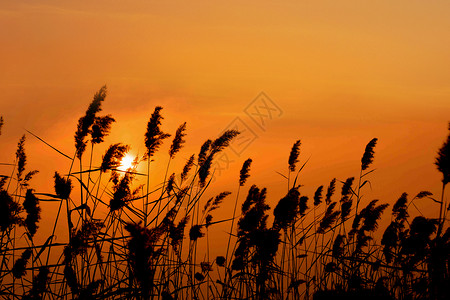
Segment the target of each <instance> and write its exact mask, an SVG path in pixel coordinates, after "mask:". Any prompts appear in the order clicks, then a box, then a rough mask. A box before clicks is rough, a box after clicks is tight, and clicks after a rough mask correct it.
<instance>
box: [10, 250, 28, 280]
mask: <svg viewBox="0 0 450 300" xmlns="http://www.w3.org/2000/svg"><path fill="white" fill-rule="evenodd" d="M31 253H32V252H31V249H26V250H25V251H23V252H22V255H21V256H20V258H19V259H17V260H16V262H15V263H14V266H13V268H12V273H13V275H14V277H16V278H22V276H23V275H25V274H26V273H27V270H26V268H27V264H28V261H29V260H30V257H31Z"/></svg>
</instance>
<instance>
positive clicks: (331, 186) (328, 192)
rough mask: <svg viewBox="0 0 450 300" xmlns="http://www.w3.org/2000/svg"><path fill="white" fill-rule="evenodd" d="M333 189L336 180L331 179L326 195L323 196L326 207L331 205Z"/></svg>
mask: <svg viewBox="0 0 450 300" xmlns="http://www.w3.org/2000/svg"><path fill="white" fill-rule="evenodd" d="M335 189H336V178H333V179H332V180H331V181H330V185H329V186H328V189H327V194H326V196H325V203H326V204H327V205H329V204H330V203H331V197H332V196H333V194H334V191H335Z"/></svg>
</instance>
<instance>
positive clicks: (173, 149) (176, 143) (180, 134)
mask: <svg viewBox="0 0 450 300" xmlns="http://www.w3.org/2000/svg"><path fill="white" fill-rule="evenodd" d="M185 131H186V122H184V123H183V124H181V125H180V127H178V129H177V131H176V133H175V137H174V138H173V141H172V145H170V150H169V156H170V158H173V157H174V156H175V154H177V152H178V151H180V149H181V147H183V144H184V143H185V142H186V141H185V140H184V139H183V138H184V137H185V136H186V133H185Z"/></svg>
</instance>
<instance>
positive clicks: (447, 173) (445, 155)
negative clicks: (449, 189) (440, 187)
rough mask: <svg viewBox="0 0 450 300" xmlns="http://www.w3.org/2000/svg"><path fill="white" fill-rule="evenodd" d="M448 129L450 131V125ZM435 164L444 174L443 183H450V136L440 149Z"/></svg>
mask: <svg viewBox="0 0 450 300" xmlns="http://www.w3.org/2000/svg"><path fill="white" fill-rule="evenodd" d="M448 129H449V130H450V123H449V125H448ZM435 164H436V166H437V168H438V170H439V171H440V172H441V173H442V183H443V184H444V185H446V184H447V183H449V182H450V134H449V135H448V136H447V140H446V141H445V142H444V144H442V147H441V148H440V149H439V152H438V156H437V157H436V162H435Z"/></svg>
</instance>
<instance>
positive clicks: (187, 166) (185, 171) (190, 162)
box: [181, 154, 195, 181]
mask: <svg viewBox="0 0 450 300" xmlns="http://www.w3.org/2000/svg"><path fill="white" fill-rule="evenodd" d="M194 158H195V155H194V154H192V155H191V157H189V159H188V161H187V162H186V164H185V165H184V167H183V171H182V172H181V181H184V180H185V179H186V178H187V176H188V174H189V171H190V170H191V169H192V166H193V165H194Z"/></svg>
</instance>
